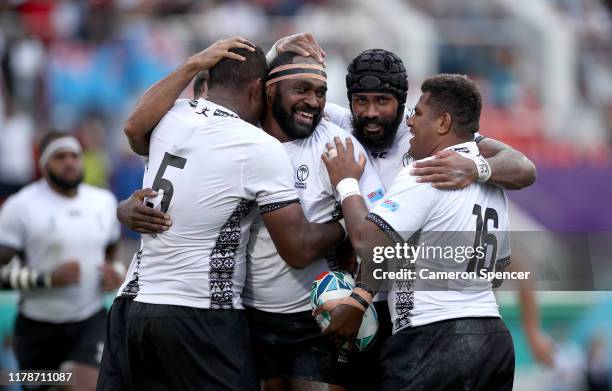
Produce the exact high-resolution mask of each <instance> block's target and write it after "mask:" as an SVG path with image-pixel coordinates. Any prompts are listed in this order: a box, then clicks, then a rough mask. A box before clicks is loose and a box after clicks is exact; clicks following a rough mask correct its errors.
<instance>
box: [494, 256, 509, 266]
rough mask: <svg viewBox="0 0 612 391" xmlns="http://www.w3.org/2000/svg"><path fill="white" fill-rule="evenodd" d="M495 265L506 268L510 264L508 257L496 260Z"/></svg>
mask: <svg viewBox="0 0 612 391" xmlns="http://www.w3.org/2000/svg"><path fill="white" fill-rule="evenodd" d="M495 264H496V265H497V266H501V267H506V266H508V265H509V264H510V255H508V256H507V257H505V258H502V259H498V260H497V262H495Z"/></svg>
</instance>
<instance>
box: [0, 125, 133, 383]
mask: <svg viewBox="0 0 612 391" xmlns="http://www.w3.org/2000/svg"><path fill="white" fill-rule="evenodd" d="M40 153H41V154H40V158H39V167H40V171H41V173H42V175H43V178H42V179H40V180H39V181H37V182H35V183H32V184H30V185H29V186H26V187H25V188H23V189H22V190H21V191H19V192H18V193H17V194H15V195H13V196H11V197H9V199H8V200H7V201H6V203H5V204H4V205H3V207H2V209H1V211H0V263H1V264H6V263H8V262H9V261H11V260H12V259H13V257H15V256H16V255H18V256H19V259H20V261H21V262H20V263H19V264H18V263H16V262H12V263H11V264H10V265H6V266H4V267H3V268H2V273H1V278H0V283H1V285H2V288H3V289H19V290H21V300H20V306H19V315H18V317H17V320H16V324H15V348H16V349H15V350H16V354H17V359H18V361H19V367H20V369H22V370H34V369H36V370H41V369H48V370H53V369H60V368H62V369H68V368H70V369H71V370H72V371H74V374H75V380H76V382H77V385H78V389H79V390H91V389H94V387H95V381H96V377H97V371H98V370H97V368H98V365H99V359H100V355H101V351H102V344H103V342H104V327H105V325H106V310H105V309H104V307H103V303H102V291H103V290H111V289H116V288H117V287H118V286H119V284H120V283H121V281H122V279H123V272H122V271H121V269H120V267H121V264H119V263H116V262H114V261H115V258H114V254H115V248H116V242H117V240H118V238H119V225H118V222H117V220H116V217H115V208H116V205H117V201H116V200H115V197H114V196H113V195H112V194H111V193H110V192H109V191H107V190H103V189H98V188H95V187H92V186H89V185H85V184H81V181H82V180H83V162H82V157H81V146H80V144H79V142H78V141H77V140H76V139H75V138H74V137H71V136H68V135H66V134H63V133H57V132H51V133H49V134H47V135H46V136H45V137H44V138H43V139H42V141H41V145H40Z"/></svg>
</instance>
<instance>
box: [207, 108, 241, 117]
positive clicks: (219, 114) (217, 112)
mask: <svg viewBox="0 0 612 391" xmlns="http://www.w3.org/2000/svg"><path fill="white" fill-rule="evenodd" d="M213 116H217V117H234V118H238V116H236V115H234V114H232V113H228V112H227V111H223V110H221V109H217V110H215V112H214V113H213Z"/></svg>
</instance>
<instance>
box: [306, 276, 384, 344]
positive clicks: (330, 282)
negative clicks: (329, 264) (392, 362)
mask: <svg viewBox="0 0 612 391" xmlns="http://www.w3.org/2000/svg"><path fill="white" fill-rule="evenodd" d="M354 286H355V280H353V278H352V277H351V276H349V275H348V274H345V273H342V272H330V271H328V272H323V273H321V274H320V275H319V276H318V277H317V278H316V279H315V280H314V282H313V283H312V290H311V293H310V305H311V306H312V308H313V309H314V308H317V307H318V306H320V305H322V304H323V303H325V302H326V301H328V300H333V299H340V298H343V297H346V296H349V295H350V294H351V292H352V290H353V287H354ZM316 320H317V324H318V325H319V327H321V329H324V328H326V327H327V326H328V325H329V322H330V320H331V316H330V314H329V312H322V313H320V314H319V315H317V317H316ZM377 332H378V315H377V314H376V309H374V306H373V305H371V306H369V307H368V309H367V310H366V312H365V314H364V315H363V320H362V321H361V327H359V333H358V334H357V338H356V339H355V348H356V349H357V351H360V352H361V351H363V350H366V349H367V348H368V347H370V346H372V345H373V343H374V341H375V340H376V333H377Z"/></svg>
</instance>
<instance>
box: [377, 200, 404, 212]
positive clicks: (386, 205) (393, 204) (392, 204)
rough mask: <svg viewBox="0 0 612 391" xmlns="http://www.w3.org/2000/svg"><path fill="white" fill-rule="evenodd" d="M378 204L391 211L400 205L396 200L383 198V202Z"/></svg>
mask: <svg viewBox="0 0 612 391" xmlns="http://www.w3.org/2000/svg"><path fill="white" fill-rule="evenodd" d="M380 205H381V206H382V207H383V208H385V209H388V210H390V211H391V212H395V211H396V210H398V209H399V207H400V206H399V204H398V203H397V202H393V201H391V200H390V199H386V200H384V201H383V202H381V203H380Z"/></svg>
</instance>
